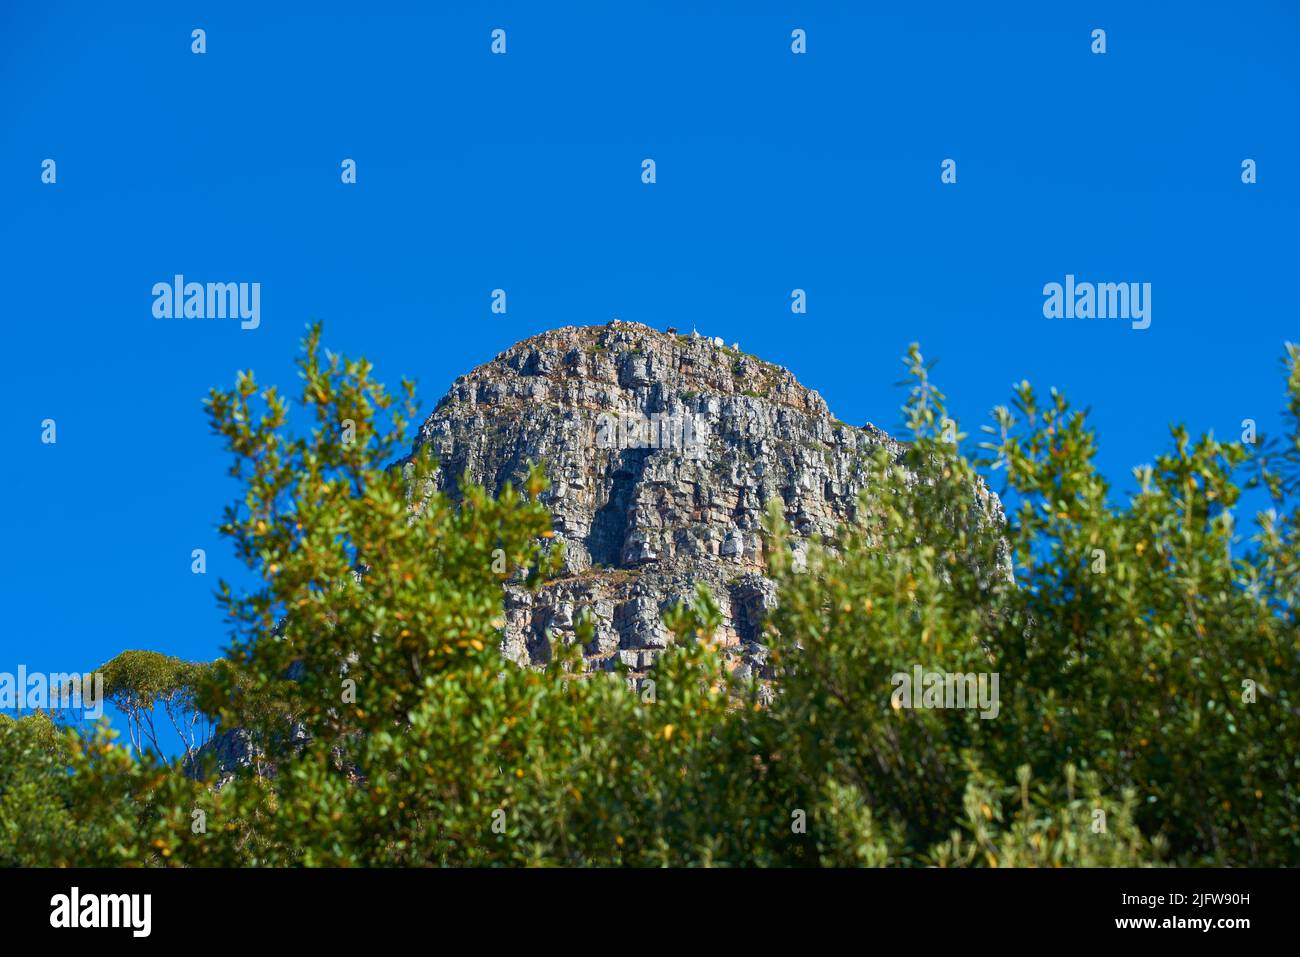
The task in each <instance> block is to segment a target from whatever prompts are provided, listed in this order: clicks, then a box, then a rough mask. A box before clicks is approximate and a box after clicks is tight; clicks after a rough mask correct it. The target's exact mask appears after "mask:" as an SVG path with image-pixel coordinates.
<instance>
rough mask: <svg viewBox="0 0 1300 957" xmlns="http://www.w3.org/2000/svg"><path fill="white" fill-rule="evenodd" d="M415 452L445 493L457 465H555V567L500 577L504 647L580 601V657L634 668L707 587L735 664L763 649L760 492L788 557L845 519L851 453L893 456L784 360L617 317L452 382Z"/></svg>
mask: <svg viewBox="0 0 1300 957" xmlns="http://www.w3.org/2000/svg"><path fill="white" fill-rule="evenodd" d="M426 446H427V447H430V448H432V450H433V452H434V453H435V454H436V456H437V458H438V460H439V462H440V463H441V467H440V470H439V472H438V475H437V479H436V481H437V485H438V487H439V488H440V489H441V490H442V491H444V492H446V493H448V494H449V495H451V496H453V497H455V496H456V495H457V492H458V486H459V483H460V481H461V479H462V477H463V478H465V479H468V480H469V481H471V482H475V483H478V484H482V485H484V486H486V487H487V488H489V489H490V490H493V491H499V490H500V488H501V486H502V485H503V484H504V483H505V482H506V481H513V482H514V483H515V486H516V487H519V486H520V485H521V484H522V481H523V479H524V477H525V476H526V475H527V471H528V466H529V463H530V462H534V461H535V462H541V463H543V464H544V465H545V467H546V470H547V473H548V475H549V476H550V479H551V483H552V484H551V488H550V490H549V491H548V492H546V493H545V495H544V496H543V501H544V502H545V504H546V505H547V506H548V507H549V508H550V509H551V511H552V512H553V514H554V516H555V532H556V537H557V539H559V540H562V541H563V542H564V543H565V555H566V567H565V569H564V574H563V575H562V576H561V577H560V578H558V579H556V580H553V581H550V582H548V583H547V584H545V585H544V586H543V587H542V588H541V590H540V591H539V592H537V593H535V594H533V593H529V592H528V591H526V590H525V589H523V588H521V587H518V586H515V585H507V587H506V591H507V596H506V626H505V633H504V639H503V646H502V650H503V652H504V654H505V655H506V656H507V657H509V658H511V659H513V660H515V661H517V662H519V663H521V664H523V663H534V664H538V663H541V662H544V661H545V660H546V659H547V658H548V656H549V654H550V649H551V647H552V645H551V642H552V641H572V640H574V637H575V636H574V625H575V623H576V622H577V620H578V619H579V616H580V614H581V612H582V610H583V609H584V608H590V609H591V611H592V612H593V613H594V615H595V620H596V632H595V638H594V640H593V641H592V642H591V643H590V644H589V645H587V646H586V647H584V648H583V658H584V664H585V667H586V668H587V669H589V670H599V669H611V668H613V667H614V666H615V664H616V663H617V662H620V661H621V662H624V663H626V664H627V665H628V666H630V667H631V668H632V669H633V670H634V671H643V670H645V669H647V668H649V667H651V666H652V665H653V664H654V660H655V657H656V656H657V655H658V654H659V653H660V652H661V651H662V649H663V648H664V647H665V646H666V644H667V642H668V640H669V637H670V636H669V634H668V632H667V631H666V629H665V628H664V626H663V624H662V623H661V621H660V615H661V613H662V612H663V611H664V610H665V608H667V607H668V606H669V605H671V604H674V603H676V602H677V601H679V600H683V599H689V598H690V596H691V595H692V594H693V593H694V590H695V586H696V584H697V583H703V584H705V585H707V586H708V587H709V588H710V590H711V591H712V593H713V595H714V596H715V597H716V598H717V600H718V602H719V604H720V605H721V608H722V613H723V626H722V629H721V632H720V635H719V636H718V637H719V638H720V639H721V643H722V644H723V645H724V646H725V647H726V649H727V652H726V653H727V654H728V656H729V658H730V659H731V663H732V664H733V665H734V667H735V668H738V669H740V676H744V675H745V674H746V673H748V672H753V671H758V672H761V671H762V669H763V666H764V661H765V657H766V651H765V649H764V648H763V646H762V643H761V627H760V625H761V621H762V619H763V616H764V614H765V612H766V611H767V609H768V608H769V607H770V605H771V603H772V601H773V597H774V594H773V592H774V589H773V586H772V583H771V582H770V581H769V580H768V579H767V578H765V577H764V571H765V568H766V563H765V557H764V553H763V544H762V539H761V535H760V528H761V520H762V517H763V515H764V513H765V511H766V510H767V508H768V503H769V502H777V503H779V507H780V509H781V511H782V512H783V513H784V515H785V517H786V519H787V520H788V522H789V523H790V525H791V528H792V530H793V531H794V532H795V533H797V535H798V536H799V539H798V540H797V541H796V545H795V551H796V560H797V557H798V553H799V552H800V551H801V549H802V547H804V546H803V544H802V543H803V542H806V541H807V540H809V539H821V538H829V537H830V536H832V535H833V534H834V532H835V530H836V528H837V527H838V526H840V525H841V524H843V523H844V522H845V521H847V520H850V519H852V518H853V517H854V512H855V508H856V500H857V495H858V492H859V491H860V490H861V488H862V486H863V482H864V480H865V469H864V468H863V465H862V459H863V457H864V456H865V455H866V454H867V453H869V452H870V451H871V450H872V449H874V448H875V447H878V446H884V447H885V448H886V449H888V451H889V452H890V453H891V454H894V455H901V454H902V452H903V451H904V446H903V445H902V444H901V443H898V442H896V441H894V440H893V439H891V438H889V436H887V435H885V434H884V433H883V432H881V431H880V430H879V429H876V428H874V427H873V426H871V425H870V424H868V425H865V426H863V427H862V428H854V427H852V426H848V425H845V424H844V423H842V422H838V421H836V420H835V419H834V418H833V417H832V416H831V415H830V413H829V411H828V410H827V408H826V403H825V402H824V401H823V400H822V398H821V396H819V395H818V394H817V393H816V392H813V391H811V390H809V389H806V388H804V387H803V386H801V385H800V384H799V383H798V382H797V381H795V378H794V376H793V375H791V374H790V373H789V372H788V371H786V370H785V369H782V368H781V367H779V366H775V365H772V364H770V363H767V362H763V361H761V360H759V359H757V358H755V357H753V356H750V355H746V354H745V353H743V352H741V351H739V350H738V349H737V348H735V347H730V348H728V347H727V346H725V345H723V344H722V343H721V340H712V339H708V338H704V337H699V336H696V335H694V334H692V335H677V334H675V333H673V332H672V331H669V332H666V333H665V332H659V331H657V330H654V329H651V328H649V327H648V326H643V325H639V324H636V323H628V322H618V321H615V322H612V323H610V324H608V325H605V326H589V327H576V326H571V327H566V328H562V329H556V330H554V331H551V332H546V333H543V334H541V335H539V336H535V337H533V338H531V339H527V340H525V341H523V342H520V343H519V344H517V345H515V346H513V347H512V348H510V349H508V350H506V351H505V352H503V353H501V354H500V355H499V356H497V357H496V358H495V359H493V360H492V361H491V362H489V363H486V364H485V365H482V366H479V367H478V368H477V369H475V370H474V371H473V372H471V373H469V374H468V375H465V376H462V377H461V378H459V379H457V380H456V382H455V383H454V384H453V385H452V388H451V390H450V391H449V392H448V393H447V395H446V396H445V397H444V398H443V399H442V401H441V402H439V403H438V406H437V408H436V409H435V410H434V412H433V414H432V415H431V416H430V417H429V419H428V420H427V421H426V422H425V423H424V425H423V427H422V428H421V429H420V433H419V437H418V439H417V441H416V449H417V450H419V449H422V448H423V447H426Z"/></svg>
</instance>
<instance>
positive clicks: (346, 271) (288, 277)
mask: <svg viewBox="0 0 1300 957" xmlns="http://www.w3.org/2000/svg"><path fill="white" fill-rule="evenodd" d="M279 6H280V5H275V4H267V3H219V4H218V3H185V2H167V3H133V4H112V5H105V4H99V3H94V4H92V3H84V4H72V3H69V4H49V3H28V2H19V0H11V2H8V3H6V4H4V5H3V7H2V8H0V121H2V122H0V210H3V215H2V216H0V263H3V282H2V283H0V303H2V304H3V317H4V319H3V321H4V343H5V349H4V355H5V357H6V359H7V361H6V362H5V368H4V373H3V376H0V398H2V399H3V410H4V413H3V416H0V430H2V431H0V443H2V445H0V447H2V448H3V450H4V454H3V456H2V457H0V487H2V491H3V501H4V502H5V510H4V512H5V514H4V520H3V521H4V525H3V527H4V539H5V546H6V547H5V548H4V550H3V554H2V557H0V582H3V585H2V586H0V587H2V588H3V590H4V596H3V597H4V600H5V606H6V614H5V616H4V622H3V624H2V625H0V629H3V630H2V631H0V670H6V671H13V670H15V669H16V666H17V665H18V664H19V663H23V664H26V665H27V667H28V668H29V669H32V670H39V669H44V670H69V669H88V668H90V667H93V666H94V665H96V664H98V663H100V662H102V661H103V660H105V659H107V658H109V657H111V656H112V655H113V654H115V653H116V652H118V651H119V650H122V649H123V648H151V649H156V650H159V651H165V652H168V653H171V654H176V655H180V656H183V657H187V658H211V657H215V656H216V655H217V654H218V653H219V651H220V649H221V647H222V646H223V645H224V643H225V641H226V638H227V633H226V629H225V625H224V624H223V622H222V620H221V616H220V613H219V611H218V609H217V606H216V603H215V601H214V599H213V597H212V592H213V590H214V588H215V587H216V583H217V579H218V578H219V577H220V576H222V575H227V576H231V575H233V574H235V573H236V571H237V567H236V564H235V562H234V558H233V555H232V554H231V552H230V550H229V549H228V548H226V547H225V546H224V545H223V543H222V542H221V541H220V540H219V538H218V536H217V535H216V533H215V526H216V524H217V522H218V520H219V517H220V513H221V509H222V506H223V505H224V504H226V503H227V502H228V501H229V500H230V499H231V498H232V496H233V495H234V491H235V490H234V487H233V486H232V485H231V483H230V481H229V480H228V479H227V478H226V476H225V468H226V465H227V460H226V457H225V456H224V455H223V453H222V452H221V451H220V448H219V446H218V443H217V441H216V440H215V439H214V438H213V437H212V436H211V435H209V434H208V431H207V426H206V421H205V419H204V416H203V412H202V407H201V404H200V403H201V399H202V398H203V396H204V395H205V394H206V392H207V390H208V388H209V387H211V386H214V385H221V386H226V385H229V384H230V383H232V382H233V380H234V374H235V371H236V370H237V369H240V368H252V369H254V370H255V371H256V372H257V373H258V375H259V377H260V378H262V379H263V380H265V381H273V382H279V383H282V384H285V385H292V384H293V378H292V376H293V371H292V360H293V357H294V354H295V351H296V346H297V342H298V340H299V338H300V336H301V334H302V331H303V329H304V326H305V324H306V323H307V322H309V321H310V320H312V319H320V320H323V321H324V323H325V327H326V341H327V344H329V345H330V346H331V347H332V348H334V349H336V350H338V351H343V352H347V353H349V354H353V355H357V354H365V355H367V356H369V357H370V358H371V359H372V360H373V361H374V362H375V364H376V367H377V370H378V372H379V374H380V377H381V378H383V379H384V380H385V381H388V382H390V383H394V384H395V383H396V381H397V379H398V378H399V377H400V376H402V375H410V376H413V377H415V378H417V379H418V380H419V382H420V385H421V390H420V391H421V398H422V400H423V404H424V407H425V408H426V409H428V410H431V409H432V407H433V405H434V403H435V402H436V401H437V399H438V397H439V396H440V395H441V394H442V392H443V391H444V390H445V389H446V388H447V387H448V386H449V385H450V382H451V380H452V379H453V378H454V377H455V376H456V375H458V374H460V373H462V372H465V371H468V370H469V369H470V368H472V367H473V366H475V365H477V364H479V363H481V362H484V361H487V360H488V359H490V358H491V357H492V356H494V355H495V354H496V353H498V352H499V351H501V350H502V349H504V348H506V347H507V346H509V345H510V344H512V343H513V342H515V341H517V340H519V339H521V338H524V337H526V336H528V335H531V334H533V333H535V332H538V331H540V330H543V329H547V328H552V327H556V326H561V325H570V324H593V323H603V322H606V321H608V320H609V319H610V318H613V317H615V316H617V317H619V318H622V319H626V320H635V321H639V322H645V323H647V324H649V325H652V326H656V327H658V328H664V327H666V326H668V325H675V326H677V327H679V328H683V329H690V328H691V327H692V326H696V327H698V328H699V329H700V331H702V332H706V333H708V334H710V335H720V336H722V337H724V338H725V339H726V341H727V342H732V341H733V340H738V341H739V342H740V344H741V346H742V347H743V348H744V349H745V350H746V351H749V352H753V353H755V354H757V355H759V356H762V357H763V358H766V359H769V360H771V361H775V362H778V363H781V364H783V365H785V366H787V367H789V368H790V369H791V370H793V371H794V372H795V374H796V375H797V376H798V377H799V378H800V380H801V381H803V382H804V383H805V384H806V385H808V386H810V387H812V388H815V389H817V390H818V391H820V392H821V393H822V395H823V396H824V397H825V398H826V400H827V401H828V403H829V404H830V407H831V410H832V411H833V412H834V414H835V415H836V416H837V417H838V418H841V419H843V420H845V421H848V422H850V423H853V424H861V423H863V422H866V421H872V422H874V423H876V424H877V425H880V426H882V427H885V428H888V429H895V428H896V427H897V426H898V418H899V416H898V412H897V409H898V405H899V403H900V401H901V399H902V395H901V392H900V390H898V389H897V388H895V387H894V385H893V384H894V383H895V382H897V381H898V379H899V378H900V373H901V370H902V367H901V365H900V364H899V361H898V358H899V356H901V355H902V354H903V352H904V351H905V349H906V347H907V344H908V343H909V342H911V341H913V340H917V341H920V342H921V344H922V346H923V348H924V350H925V352H926V354H927V356H929V357H932V358H937V359H938V360H939V365H938V366H937V368H936V376H937V378H938V381H939V384H940V385H941V387H943V388H944V389H945V390H946V391H947V392H948V393H949V395H950V396H951V397H952V400H953V406H954V408H955V409H956V411H957V412H958V414H959V417H960V418H961V420H962V423H963V426H964V427H965V428H966V429H967V430H968V431H972V432H973V431H975V426H977V425H978V423H979V422H982V421H984V419H985V416H986V413H987V411H988V410H989V409H990V408H991V407H992V406H994V405H996V404H999V403H1003V402H1006V401H1007V400H1008V398H1009V395H1010V386H1011V383H1012V382H1013V381H1018V380H1020V379H1021V378H1028V379H1029V380H1030V381H1032V382H1034V383H1036V384H1039V385H1041V386H1042V387H1044V388H1046V387H1047V386H1050V385H1056V386H1058V387H1062V388H1064V389H1066V390H1067V392H1068V393H1069V394H1070V395H1071V396H1072V397H1073V398H1074V399H1075V400H1076V402H1078V403H1079V404H1081V405H1087V406H1091V408H1092V412H1093V417H1094V421H1095V424H1096V426H1097V428H1098V429H1099V431H1100V434H1101V440H1102V445H1101V464H1102V466H1103V468H1104V470H1105V471H1106V472H1107V473H1108V474H1109V475H1110V476H1111V477H1112V479H1113V480H1114V481H1115V482H1116V483H1117V484H1118V485H1119V486H1120V487H1121V488H1125V487H1127V486H1128V485H1129V480H1128V475H1129V470H1130V468H1131V467H1132V466H1133V465H1135V464H1138V463H1142V462H1146V461H1149V460H1151V459H1152V458H1153V456H1154V454H1155V453H1156V452H1157V451H1158V450H1160V449H1162V448H1164V447H1165V445H1166V444H1167V435H1168V426H1169V424H1170V423H1171V422H1175V421H1182V422H1185V423H1187V424H1188V426H1189V427H1190V428H1191V429H1192V430H1193V431H1200V430H1205V429H1214V430H1215V431H1216V432H1217V433H1218V434H1220V435H1226V436H1232V437H1235V436H1237V435H1238V434H1239V432H1240V426H1239V423H1240V422H1241V420H1242V419H1243V418H1246V417H1252V418H1255V419H1257V420H1258V421H1259V423H1260V427H1261V428H1262V429H1264V430H1265V431H1269V430H1274V429H1275V428H1276V426H1277V423H1278V422H1279V417H1278V410H1279V409H1280V407H1281V403H1282V393H1281V378H1280V374H1279V365H1278V359H1279V356H1280V355H1281V352H1282V344H1283V342H1284V340H1286V339H1287V338H1291V339H1296V338H1300V322H1298V321H1297V317H1296V314H1295V309H1294V289H1295V275H1296V252H1297V242H1296V239H1295V230H1296V223H1297V221H1298V217H1297V186H1296V176H1297V169H1298V164H1297V160H1298V159H1300V156H1298V147H1300V142H1298V136H1300V134H1298V133H1297V129H1298V127H1297V123H1296V109H1295V106H1296V94H1297V91H1298V90H1300V75H1298V74H1300V56H1297V53H1298V52H1300V51H1298V50H1297V47H1298V46H1300V40H1298V36H1300V30H1298V29H1297V28H1298V27H1300V12H1297V8H1296V7H1295V5H1293V4H1290V3H1257V4H1250V5H1248V6H1244V7H1242V6H1234V5H1228V4H1223V5H1216V6H1209V5H1200V4H1195V3H1177V4H1175V3H1141V4H1134V3H1050V4H1045V3H1024V4H1006V5H1001V4H999V5H996V6H997V9H988V8H987V6H988V5H983V4H978V5H977V4H966V5H960V6H959V5H956V4H945V3H926V4H888V5H875V4H871V5H867V4H831V3H808V4H794V3H763V2H753V0H750V2H745V3H710V4H700V3H666V2H657V3H654V4H640V5H626V4H603V3H602V4H597V3H591V4H579V3H572V4H565V3H561V4H536V3H495V4H494V3H480V4H472V5H451V4H409V5H401V6H398V5H386V4H359V5H358V4H338V5H334V4H328V3H317V4H312V5H310V6H304V7H303V8H302V9H301V10H300V11H297V12H288V11H282V10H281V9H279ZM461 6H464V7H469V8H471V9H460V7H461ZM195 28H202V29H204V30H206V33H207V52H206V53H205V54H203V55H196V54H194V53H192V52H191V31H192V30H193V29H195ZM494 28H503V29H505V30H506V31H507V51H508V52H507V53H506V55H504V56H495V55H493V54H492V53H491V51H490V49H489V47H490V42H491V41H490V33H491V31H492V30H493V29H494ZM795 28H802V29H804V30H806V31H807V46H808V52H807V54H806V55H803V56H795V55H793V54H792V53H791V50H790V33H791V30H793V29H795ZM1094 28H1102V29H1105V30H1106V34H1107V52H1106V53H1105V54H1104V55H1096V54H1093V53H1092V52H1091V51H1090V45H1091V37H1090V34H1091V31H1092V30H1093V29H1094ZM647 157H649V158H653V159H654V160H655V161H656V164H657V180H658V181H657V182H656V183H655V184H654V185H645V184H643V183H642V182H641V176H640V174H641V161H642V160H643V159H645V158H647ZM46 158H53V159H54V160H55V161H56V162H57V182H56V183H55V184H53V185H48V184H43V183H42V182H41V163H42V160H44V159H46ZM345 158H352V159H354V160H356V162H357V167H358V182H357V183H356V184H355V185H344V184H342V183H341V182H340V163H341V162H342V160H343V159H345ZM945 158H953V159H955V160H956V162H957V164H958V166H957V171H958V181H957V183H956V184H955V185H944V184H942V183H941V182H940V164H941V162H942V161H943V160H944V159H945ZM1245 158H1252V159H1254V160H1256V161H1257V163H1258V177H1259V181H1258V183H1257V184H1254V185H1249V186H1248V185H1243V184H1242V182H1241V176H1240V171H1241V162H1242V160H1243V159H1245ZM176 273H183V274H184V275H185V276H186V277H187V278H188V279H192V280H197V281H201V282H207V281H243V282H260V283H261V284H262V301H261V326H260V327H259V328H258V329H256V330H251V331H243V330H241V329H240V328H239V326H238V324H237V323H233V322H213V323H194V322H191V323H186V322H183V321H175V322H166V321H159V320H155V319H154V318H153V315H152V311H151V307H152V297H151V292H150V291H151V289H152V286H153V284H154V283H155V282H159V281H165V282H169V281H170V280H171V277H172V276H173V275H174V274H176ZM1066 273H1073V274H1075V275H1076V276H1078V277H1079V278H1080V279H1081V280H1084V279H1092V280H1096V281H1116V282H1118V281H1135V282H1150V283H1151V284H1152V324H1151V327H1150V328H1149V329H1146V330H1143V331H1137V330H1133V329H1130V328H1129V326H1128V325H1127V324H1125V323H1096V322H1094V323H1088V322H1084V321H1050V320H1047V319H1045V318H1044V317H1043V314H1042V303H1043V294H1042V287H1043V285H1044V284H1045V283H1048V282H1053V281H1056V282H1061V281H1062V280H1063V278H1064V276H1065V274H1066ZM498 287H499V288H504V289H505V290H506V291H507V294H508V312H507V314H506V315H504V316H501V315H493V314H491V312H490V311H489V305H490V294H491V291H492V290H493V289H494V288H498ZM796 287H798V288H803V289H805V290H807V295H808V313H807V314H806V315H803V316H796V315H792V313H791V311H790V308H789V304H790V292H791V290H792V289H794V288H796ZM46 418H53V419H55V420H56V422H57V426H58V442H57V444H56V445H43V444H41V442H40V432H41V428H40V423H41V421H42V420H43V419H46ZM199 547H201V548H206V549H207V551H208V559H209V560H208V575H207V576H195V575H192V574H191V572H190V552H191V549H193V548H199Z"/></svg>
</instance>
